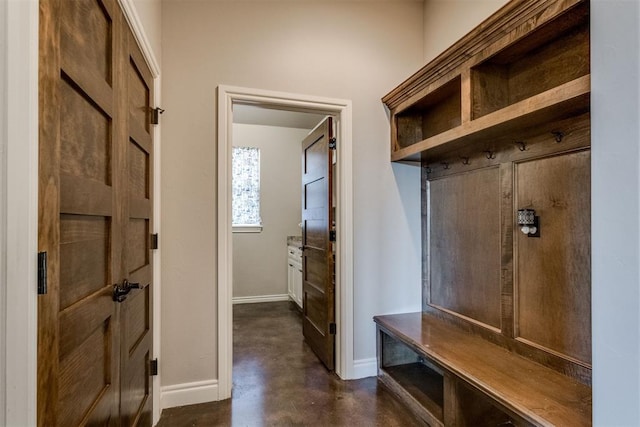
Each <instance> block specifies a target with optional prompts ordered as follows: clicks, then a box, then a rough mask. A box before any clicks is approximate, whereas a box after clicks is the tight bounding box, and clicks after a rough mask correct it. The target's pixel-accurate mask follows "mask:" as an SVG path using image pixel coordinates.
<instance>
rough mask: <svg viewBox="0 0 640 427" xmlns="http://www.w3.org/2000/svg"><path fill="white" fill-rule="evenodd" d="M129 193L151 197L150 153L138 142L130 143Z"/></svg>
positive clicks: (135, 195)
mask: <svg viewBox="0 0 640 427" xmlns="http://www.w3.org/2000/svg"><path fill="white" fill-rule="evenodd" d="M128 168H129V194H130V195H131V196H134V197H138V198H142V199H148V198H149V193H148V191H149V155H148V154H147V153H146V152H145V151H144V150H143V149H142V148H141V147H140V146H139V145H137V144H136V143H134V142H133V141H131V142H130V143H129V164H128Z"/></svg>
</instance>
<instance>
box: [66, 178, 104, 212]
mask: <svg viewBox="0 0 640 427" xmlns="http://www.w3.org/2000/svg"><path fill="white" fill-rule="evenodd" d="M59 179H60V212H63V213H67V214H76V215H99V216H111V215H112V214H113V209H112V203H113V200H112V197H113V192H112V187H111V186H109V185H105V184H102V183H100V182H97V181H93V180H91V179H86V178H82V177H77V176H73V175H67V174H60V175H59Z"/></svg>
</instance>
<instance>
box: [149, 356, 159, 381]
mask: <svg viewBox="0 0 640 427" xmlns="http://www.w3.org/2000/svg"><path fill="white" fill-rule="evenodd" d="M149 370H150V371H151V373H150V374H149V375H150V376H152V377H155V376H156V375H158V359H153V360H150V361H149Z"/></svg>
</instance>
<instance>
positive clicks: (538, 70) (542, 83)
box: [471, 5, 590, 119]
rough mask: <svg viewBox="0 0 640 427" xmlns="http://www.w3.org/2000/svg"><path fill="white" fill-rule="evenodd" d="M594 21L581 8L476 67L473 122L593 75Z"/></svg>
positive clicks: (582, 7)
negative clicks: (591, 40) (591, 44)
mask: <svg viewBox="0 0 640 427" xmlns="http://www.w3.org/2000/svg"><path fill="white" fill-rule="evenodd" d="M588 16H589V15H588V10H587V7H586V6H584V5H583V6H580V7H577V8H575V9H574V10H572V11H570V12H568V13H567V14H566V15H564V16H562V17H561V18H559V22H555V21H551V22H550V23H548V24H546V25H544V26H542V27H540V28H538V29H537V30H536V31H534V32H532V33H531V34H529V35H527V37H526V38H524V39H522V40H521V41H519V42H516V43H515V44H512V45H510V46H509V47H507V48H506V49H504V50H502V51H500V52H498V53H497V54H496V55H494V56H492V57H491V58H489V59H487V60H485V61H483V62H482V63H480V64H478V65H477V66H475V67H473V68H472V69H471V90H472V100H473V101H472V102H473V105H472V119H477V118H480V117H483V116H485V115H487V114H489V113H492V112H494V111H498V110H500V109H502V108H505V107H507V106H509V105H513V104H515V103H518V102H520V101H523V100H525V99H527V98H531V97H533V96H535V95H538V94H540V93H543V92H545V91H547V90H550V89H553V88H554V87H558V86H561V85H563V84H565V83H568V82H570V81H572V80H575V79H578V78H580V77H583V76H586V75H588V74H589V72H590V71H589V23H588ZM560 21H561V22H560Z"/></svg>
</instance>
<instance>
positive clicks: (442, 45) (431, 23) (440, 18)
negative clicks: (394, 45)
mask: <svg viewBox="0 0 640 427" xmlns="http://www.w3.org/2000/svg"><path fill="white" fill-rule="evenodd" d="M506 3H508V0H425V2H424V59H425V61H426V62H429V61H431V60H432V59H433V58H435V57H436V56H438V54H440V53H442V52H443V51H444V50H445V49H447V48H448V47H449V46H451V45H452V44H453V43H455V42H456V41H458V40H459V39H460V38H462V37H463V36H465V35H466V34H467V33H468V32H469V31H471V30H472V29H474V28H475V27H476V26H478V25H479V24H480V23H481V22H482V21H484V20H485V19H486V18H488V17H489V16H490V15H491V14H492V13H494V12H495V11H496V10H498V9H499V8H500V7H501V6H503V5H505V4H506ZM426 62H425V63H426Z"/></svg>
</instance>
